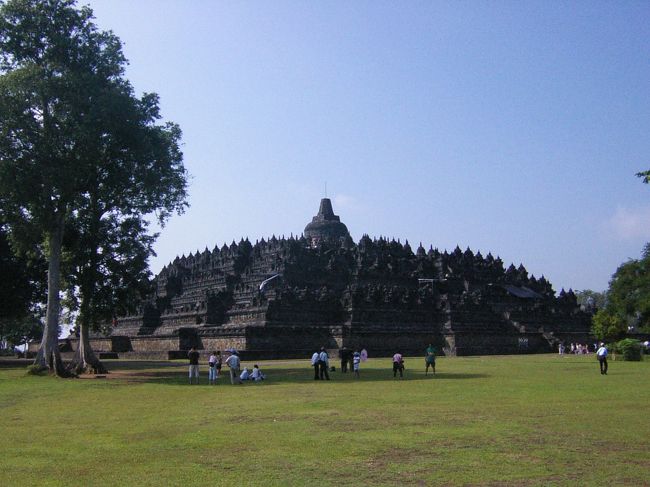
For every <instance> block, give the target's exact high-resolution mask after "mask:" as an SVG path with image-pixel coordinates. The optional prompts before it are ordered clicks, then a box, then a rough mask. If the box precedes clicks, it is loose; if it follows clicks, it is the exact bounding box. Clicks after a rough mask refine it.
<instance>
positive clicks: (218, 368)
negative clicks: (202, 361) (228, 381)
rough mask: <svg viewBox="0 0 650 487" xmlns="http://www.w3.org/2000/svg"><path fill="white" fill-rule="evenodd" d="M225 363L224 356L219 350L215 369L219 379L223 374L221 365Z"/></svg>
mask: <svg viewBox="0 0 650 487" xmlns="http://www.w3.org/2000/svg"><path fill="white" fill-rule="evenodd" d="M222 364H223V357H222V356H221V350H217V361H216V363H215V366H214V367H215V369H216V372H217V375H216V378H217V379H218V378H219V376H220V375H221V365H222Z"/></svg>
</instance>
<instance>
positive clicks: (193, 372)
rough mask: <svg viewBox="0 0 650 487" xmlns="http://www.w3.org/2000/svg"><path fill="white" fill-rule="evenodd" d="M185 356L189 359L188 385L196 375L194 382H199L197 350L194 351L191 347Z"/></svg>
mask: <svg viewBox="0 0 650 487" xmlns="http://www.w3.org/2000/svg"><path fill="white" fill-rule="evenodd" d="M187 358H188V359H190V385H192V383H193V380H192V379H193V378H194V377H196V383H197V384H198V383H199V352H197V351H196V348H194V347H192V348H191V349H190V351H189V352H188V354H187Z"/></svg>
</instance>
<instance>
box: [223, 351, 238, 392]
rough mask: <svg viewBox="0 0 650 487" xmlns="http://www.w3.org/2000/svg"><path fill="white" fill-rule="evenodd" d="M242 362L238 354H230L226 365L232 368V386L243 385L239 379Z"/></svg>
mask: <svg viewBox="0 0 650 487" xmlns="http://www.w3.org/2000/svg"><path fill="white" fill-rule="evenodd" d="M240 363H241V362H240V361H239V355H238V354H237V352H233V353H232V354H230V357H228V358H227V359H226V365H227V366H228V367H229V368H230V383H231V384H233V385H234V384H235V382H236V383H238V384H242V381H241V379H240V378H239V366H240Z"/></svg>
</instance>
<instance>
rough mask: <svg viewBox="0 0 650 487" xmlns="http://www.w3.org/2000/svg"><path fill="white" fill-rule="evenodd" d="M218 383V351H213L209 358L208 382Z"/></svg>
mask: <svg viewBox="0 0 650 487" xmlns="http://www.w3.org/2000/svg"><path fill="white" fill-rule="evenodd" d="M216 383H217V352H212V355H210V358H209V359H208V384H213V385H214V384H216Z"/></svg>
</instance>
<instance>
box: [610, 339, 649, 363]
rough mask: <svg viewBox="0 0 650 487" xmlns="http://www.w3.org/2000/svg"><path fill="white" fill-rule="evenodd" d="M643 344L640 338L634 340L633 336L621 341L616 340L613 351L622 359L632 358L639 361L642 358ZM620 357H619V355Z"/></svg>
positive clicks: (631, 359)
mask: <svg viewBox="0 0 650 487" xmlns="http://www.w3.org/2000/svg"><path fill="white" fill-rule="evenodd" d="M642 348H643V345H641V342H640V341H639V340H634V339H632V338H626V339H625V340H621V341H620V342H616V343H614V344H613V345H612V351H613V352H614V353H616V354H617V356H618V355H620V357H621V359H622V360H630V361H634V362H638V361H640V360H641V354H642ZM617 358H618V357H617Z"/></svg>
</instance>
